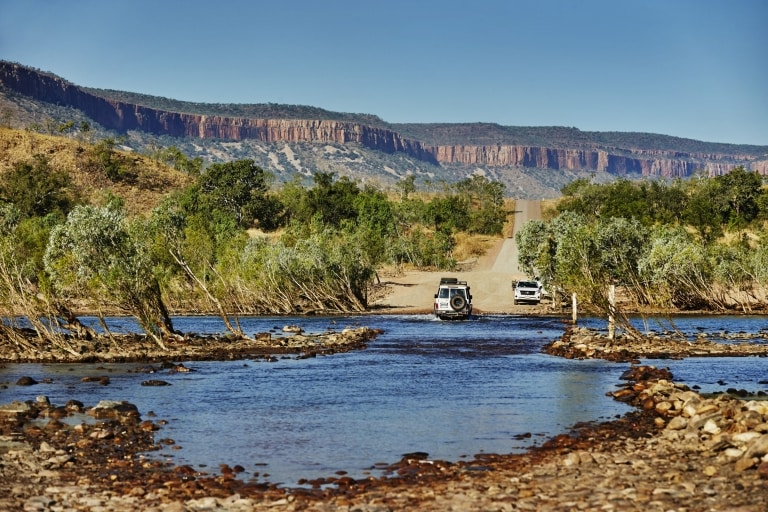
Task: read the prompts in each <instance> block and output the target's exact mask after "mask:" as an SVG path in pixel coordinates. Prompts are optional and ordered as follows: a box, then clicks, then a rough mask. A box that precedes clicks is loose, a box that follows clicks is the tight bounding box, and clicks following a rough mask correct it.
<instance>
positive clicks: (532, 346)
mask: <svg viewBox="0 0 768 512" xmlns="http://www.w3.org/2000/svg"><path fill="white" fill-rule="evenodd" d="M716 321H717V322H719V323H718V324H717V326H721V325H723V322H725V321H726V319H723V318H722V317H720V318H718V319H717V320H716ZM115 322H116V323H123V324H124V325H123V328H125V329H132V328H133V326H131V325H130V322H128V321H127V320H122V319H121V320H115ZM708 322H709V323H708ZM711 322H712V320H707V319H700V320H699V324H701V325H698V324H696V325H689V326H688V328H689V329H692V330H696V329H701V328H704V329H711V330H713V331H714V330H717V329H719V328H720V327H717V326H716V325H715V324H713V323H711ZM287 324H297V325H300V326H302V327H303V328H304V329H305V330H306V331H308V332H321V331H325V330H328V329H337V330H339V329H342V328H343V327H346V326H357V325H367V326H370V327H378V328H381V329H384V331H385V332H384V334H382V335H380V336H379V337H378V338H377V339H376V340H375V341H373V342H372V343H371V344H370V346H369V348H368V349H367V350H363V351H358V352H352V353H345V354H335V355H333V356H327V357H317V358H314V359H297V358H295V357H293V356H291V357H286V358H278V359H277V360H276V361H274V362H267V361H264V360H245V361H236V362H187V363H186V365H187V366H189V367H191V368H192V369H193V370H194V371H193V372H190V373H177V374H168V373H167V372H164V371H160V372H158V373H154V374H146V373H139V372H137V369H138V367H140V366H142V365H138V364H109V365H106V364H104V365H34V364H25V365H6V366H5V367H2V368H0V383H5V384H7V387H6V388H5V389H1V390H0V402H2V403H7V402H10V401H12V400H30V399H34V398H35V397H36V396H38V395H46V396H48V397H49V399H50V400H51V401H52V402H53V403H56V404H63V403H64V402H66V400H69V399H71V398H75V399H78V400H81V401H82V402H84V403H85V404H86V405H95V404H96V403H97V402H98V401H99V400H104V399H110V400H128V401H129V402H132V403H134V404H136V405H137V406H138V408H139V410H140V411H141V412H142V415H143V417H145V418H146V417H153V419H155V420H159V419H163V420H167V421H168V424H167V425H166V426H165V427H163V429H162V430H160V431H159V432H158V434H157V435H158V439H162V438H170V439H173V440H174V441H175V442H176V444H175V445H169V446H168V447H167V448H165V449H163V450H162V451H161V452H159V453H155V454H153V455H152V456H156V457H161V458H164V459H167V460H168V461H170V462H174V463H178V464H190V465H192V466H193V467H195V468H197V469H203V470H206V471H210V472H211V473H217V472H218V470H219V464H222V463H226V464H229V465H231V466H232V465H235V464H239V465H242V466H243V467H244V468H245V473H243V474H242V477H243V478H248V479H251V478H253V479H257V480H261V481H264V480H266V481H270V482H279V483H282V484H284V485H295V484H296V483H297V482H298V481H299V480H300V479H302V478H309V479H311V478H316V477H327V476H332V475H333V474H334V473H335V472H337V471H338V472H345V473H346V474H348V475H350V476H352V477H355V478H358V477H363V476H366V475H368V474H372V475H374V476H378V475H379V474H380V473H379V471H378V470H377V469H375V468H374V466H376V464H377V463H391V462H395V461H397V460H399V459H400V457H401V456H402V454H404V453H408V452H414V451H422V452H427V453H428V454H429V456H430V457H432V458H438V459H447V460H460V459H462V458H467V457H471V456H473V455H474V454H478V453H483V452H485V453H509V452H515V451H521V450H524V449H525V448H527V447H529V446H531V445H532V444H538V443H541V442H543V441H544V440H545V439H546V438H547V437H549V436H552V435H555V434H559V433H562V432H567V431H568V428H569V427H570V426H572V425H574V424H575V423H577V422H582V421H594V420H604V419H610V418H613V417H615V416H616V415H620V414H622V413H624V412H625V411H626V410H627V408H626V407H625V406H624V405H623V404H621V403H618V402H615V401H613V400H611V399H610V398H607V397H605V393H606V392H607V391H611V390H612V389H614V388H615V386H616V384H617V383H618V382H619V376H620V375H621V373H623V372H624V370H626V368H627V367H628V365H625V364H616V363H608V362H604V361H570V360H562V359H558V358H553V357H549V356H546V355H543V354H541V347H542V345H544V344H545V343H547V342H548V341H551V340H553V339H556V338H558V337H559V336H560V335H561V334H562V331H563V324H562V323H561V321H560V320H558V319H552V318H528V317H522V316H487V317H479V318H476V319H474V320H471V321H468V322H441V321H435V320H434V319H433V318H432V317H431V316H426V315H424V316H414V315H408V316H366V317H336V318H327V317H325V318H264V317H260V318H247V319H243V327H244V329H245V331H246V332H249V333H255V332H263V331H269V330H273V331H274V330H279V329H280V328H282V326H284V325H287ZM739 325H744V321H743V320H742V321H740V323H739ZM176 326H177V328H179V329H180V330H183V331H194V332H201V333H206V332H221V331H222V327H221V323H220V321H219V320H218V319H217V318H199V317H196V318H178V319H176ZM760 326H761V324H760V322H759V319H758V320H755V321H754V322H753V323H750V324H749V328H753V329H759V328H760ZM678 327H679V326H678ZM731 327H733V326H731ZM658 363H659V365H660V366H669V367H670V368H672V369H673V372H674V373H675V374H677V373H678V372H679V373H680V374H681V376H682V378H683V380H686V381H687V383H689V384H697V383H698V384H702V385H704V386H710V387H712V388H714V389H718V388H722V387H723V386H724V385H726V384H727V385H732V386H736V387H749V386H751V387H752V388H755V387H758V388H760V387H761V385H759V384H758V382H759V381H761V379H765V378H768V375H766V372H765V367H766V365H765V364H764V363H766V361H765V360H755V359H751V360H734V361H730V360H728V361H724V360H714V361H713V360H708V361H706V362H705V364H700V362H686V361H682V362H680V361H660V362H658ZM24 375H28V376H31V377H34V378H35V379H37V380H38V381H42V380H43V379H50V382H49V383H42V384H38V385H36V386H32V387H21V386H16V385H15V382H16V380H17V379H18V378H19V377H21V376H24ZM100 375H107V376H109V378H110V384H109V385H107V386H103V385H99V384H98V383H96V382H82V378H83V377H86V376H100ZM148 379H160V380H164V381H166V382H168V383H170V386H164V387H147V386H142V385H141V382H142V381H145V380H148ZM762 388H768V386H762ZM527 434H530V437H528V436H527ZM173 446H175V447H176V448H179V447H180V449H173Z"/></svg>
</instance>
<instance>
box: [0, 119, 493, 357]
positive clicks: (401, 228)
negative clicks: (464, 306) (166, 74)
mask: <svg viewBox="0 0 768 512" xmlns="http://www.w3.org/2000/svg"><path fill="white" fill-rule="evenodd" d="M61 133H62V135H61V136H53V135H42V134H38V133H33V132H32V131H19V130H11V129H0V148H2V154H3V158H2V162H0V232H1V234H2V241H1V242H0V308H1V311H0V313H1V316H2V318H3V319H4V321H3V322H2V323H0V329H1V330H2V332H1V333H0V339H2V342H3V343H12V344H16V345H20V344H22V345H29V344H32V345H34V344H38V345H39V346H51V345H54V346H56V347H58V348H60V349H62V350H65V351H68V352H70V353H72V352H73V351H75V348H74V345H71V339H72V338H73V337H75V338H77V337H92V336H93V335H94V332H93V331H92V330H91V329H90V328H89V327H87V326H84V325H82V324H81V323H80V322H79V321H78V318H77V314H76V312H78V311H80V312H82V311H88V312H90V313H95V315H96V316H97V317H99V318H103V316H104V315H106V314H115V313H117V314H127V315H132V316H133V317H135V318H136V320H137V322H138V324H139V325H140V326H141V327H142V328H143V330H144V331H145V332H146V334H147V335H148V336H149V337H150V338H152V339H154V340H155V341H156V343H157V344H158V345H159V346H160V347H164V346H165V343H167V342H168V341H169V340H174V339H176V338H178V333H177V332H176V331H175V329H174V326H173V321H172V315H171V312H173V311H176V312H180V311H184V312H201V313H202V312H206V313H207V312H217V313H218V314H220V315H221V316H222V318H223V319H224V320H225V322H226V325H227V327H228V329H229V330H230V331H231V332H232V333H233V334H234V335H236V336H239V337H244V336H245V335H244V333H243V332H242V330H241V329H240V328H239V326H238V323H237V315H239V314H246V313H249V314H306V313H316V312H361V311H365V310H366V309H367V307H368V298H369V293H370V291H371V289H372V287H373V286H374V284H375V283H376V280H377V272H378V271H379V270H380V269H381V268H383V267H384V266H403V265H408V266H411V267H414V268H429V269H452V268H454V266H455V265H456V263H457V245H456V244H457V239H467V238H468V237H470V238H471V237H472V236H486V237H487V236H500V235H501V233H502V229H503V227H504V223H505V221H506V219H507V214H508V212H507V209H506V204H505V199H504V186H503V185H501V184H499V183H495V182H490V181H488V180H486V179H485V178H483V177H480V176H475V177H473V178H469V179H465V180H463V181H461V182H459V183H457V184H455V185H447V184H446V185H445V186H444V189H443V191H442V192H441V193H432V194H430V195H426V194H424V193H421V192H420V191H418V190H416V187H415V184H414V180H413V179H411V178H406V179H404V180H402V181H401V182H400V183H399V184H398V186H397V188H396V189H392V190H385V189H381V188H377V187H376V186H374V185H361V184H359V183H357V182H355V181H352V180H351V179H349V178H347V177H345V176H336V175H335V174H334V173H331V172H318V173H316V174H314V176H313V177H312V181H313V183H312V185H311V186H305V185H304V184H302V182H301V181H300V180H299V179H298V178H297V179H296V180H294V181H292V182H289V183H286V184H283V185H281V186H277V185H276V184H275V182H274V180H273V179H272V176H271V175H270V174H269V173H268V172H266V171H264V170H263V169H261V168H260V167H258V166H257V165H256V164H255V163H254V162H253V161H252V160H237V161H233V162H227V163H217V164H211V165H209V166H207V167H205V168H204V166H203V162H202V161H201V160H200V159H196V158H192V157H188V156H186V155H184V154H183V153H182V152H180V151H179V150H178V149H176V148H173V147H171V148H158V149H156V150H155V151H154V152H153V153H152V154H149V155H137V154H131V153H126V152H123V151H121V150H120V143H119V140H115V139H105V140H102V141H98V142H96V143H91V142H89V140H88V139H89V130H87V125H83V126H80V127H79V129H78V127H76V126H74V125H67V126H63V127H62V129H61ZM468 245H472V244H468ZM474 256H477V254H475V255H474ZM20 318H23V319H24V322H23V323H21V321H20V320H19V319H20ZM102 327H103V328H104V329H106V326H105V325H102ZM25 329H29V331H27V330H25ZM30 332H31V333H32V336H30V335H29V333H30ZM64 333H66V335H65V334H64Z"/></svg>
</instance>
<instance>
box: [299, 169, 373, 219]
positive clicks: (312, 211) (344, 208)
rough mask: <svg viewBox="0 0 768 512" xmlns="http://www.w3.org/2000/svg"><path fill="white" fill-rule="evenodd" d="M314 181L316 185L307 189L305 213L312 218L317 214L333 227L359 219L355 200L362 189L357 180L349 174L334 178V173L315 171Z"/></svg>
mask: <svg viewBox="0 0 768 512" xmlns="http://www.w3.org/2000/svg"><path fill="white" fill-rule="evenodd" d="M314 181H315V186H314V187H312V188H311V189H310V190H308V191H307V193H306V196H305V199H304V208H303V209H302V210H303V213H304V214H305V215H307V214H308V215H310V218H312V217H314V216H316V215H317V216H319V218H320V220H321V221H322V222H323V223H324V224H327V225H329V226H333V227H339V226H341V225H342V223H344V221H352V222H355V221H357V216H358V215H357V213H358V212H357V209H356V208H355V202H356V198H357V196H358V195H359V194H360V189H359V188H358V186H357V184H355V182H353V181H352V180H350V179H349V178H348V177H347V176H342V177H341V178H339V179H337V180H334V174H333V173H326V172H317V173H315V174H314ZM299 220H302V219H299ZM307 220H309V219H307V218H304V219H303V221H304V222H306V221H307Z"/></svg>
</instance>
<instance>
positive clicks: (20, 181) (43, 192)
mask: <svg viewBox="0 0 768 512" xmlns="http://www.w3.org/2000/svg"><path fill="white" fill-rule="evenodd" d="M71 187H72V182H71V179H70V177H69V175H68V174H67V173H65V172H62V171H59V170H57V169H52V168H51V167H50V165H49V163H48V159H47V158H46V157H45V156H43V155H35V156H34V158H33V160H32V162H31V163H21V164H16V165H14V166H13V168H12V169H11V171H10V172H9V173H7V174H6V175H4V176H3V179H2V181H0V197H2V198H3V199H5V201H7V202H10V203H13V204H14V205H16V207H17V208H18V209H19V211H20V212H21V214H22V215H24V216H26V217H43V216H45V215H48V214H49V213H59V214H64V215H66V214H67V212H68V211H69V209H70V208H71V207H72V205H73V204H74V203H75V198H74V197H73V194H72V188H71Z"/></svg>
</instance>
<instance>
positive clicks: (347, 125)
mask: <svg viewBox="0 0 768 512" xmlns="http://www.w3.org/2000/svg"><path fill="white" fill-rule="evenodd" d="M0 85H2V86H3V87H4V88H6V89H8V90H11V91H14V92H15V93H18V94H22V95H25V96H30V97H33V98H35V99H37V100H40V101H45V102H49V103H55V104H58V105H64V106H69V107H72V108H75V109H78V110H80V111H82V112H83V113H84V114H85V115H87V116H88V117H89V118H91V119H93V120H94V121H95V122H97V123H99V124H100V125H102V126H104V127H105V128H107V129H111V130H117V131H120V132H126V131H129V130H138V131H144V132H149V133H152V134H156V135H170V136H173V137H199V138H203V139H225V140H234V141H241V140H246V139H255V140H258V141H261V142H265V143H272V142H280V141H285V142H307V143H341V144H344V143H357V144H360V145H362V146H365V147H367V148H370V149H374V150H377V151H382V152H386V153H396V152H402V153H404V154H407V155H408V156H410V157H412V158H415V159H418V160H421V161H424V162H429V163H431V164H437V165H439V164H442V163H446V164H463V165H471V166H485V167H525V168H539V169H554V170H571V171H574V170H587V171H603V172H608V173H612V174H618V175H623V174H642V175H644V176H665V177H685V176H689V175H691V174H692V173H693V172H695V171H699V170H704V171H706V172H707V173H709V174H711V175H719V174H723V173H727V172H729V171H730V170H731V169H733V168H734V167H736V166H739V165H742V166H744V167H745V168H747V169H749V170H754V171H757V172H760V173H762V174H768V156H766V155H761V156H755V155H754V154H732V153H729V154H719V153H698V154H697V153H690V152H681V151H669V150H639V149H631V148H600V147H587V148H584V147H578V148H561V147H539V146H531V145H518V144H508V143H498V144H487V143H484V144H449V145H427V144H426V143H424V142H422V141H419V140H413V139H409V138H406V137H404V136H402V135H401V134H399V133H398V132H397V131H395V130H392V129H387V128H382V127H376V126H370V125H366V124H361V123H354V122H346V121H339V120H332V119H256V118H246V117H227V116H218V115H203V114H198V113H194V112H171V111H165V110H159V109H155V108H151V107H147V106H142V105H138V104H133V103H126V102H121V101H116V100H113V99H109V98H107V97H102V96H99V95H97V94H93V93H91V92H88V91H86V90H84V89H82V88H80V87H78V86H76V85H73V84H70V83H69V82H67V81H65V80H63V79H61V78H59V77H56V76H54V75H51V74H47V73H42V72H39V71H37V70H33V69H30V68H28V67H25V66H22V65H19V64H14V63H9V62H5V61H0Z"/></svg>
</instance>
